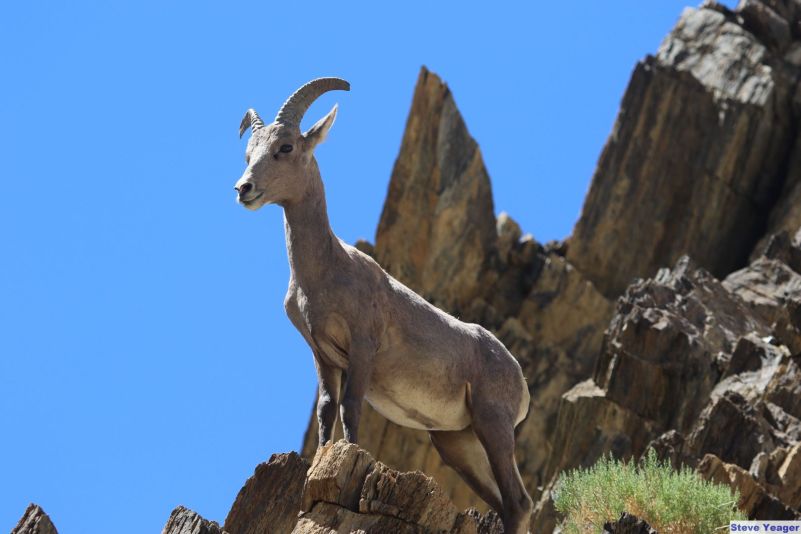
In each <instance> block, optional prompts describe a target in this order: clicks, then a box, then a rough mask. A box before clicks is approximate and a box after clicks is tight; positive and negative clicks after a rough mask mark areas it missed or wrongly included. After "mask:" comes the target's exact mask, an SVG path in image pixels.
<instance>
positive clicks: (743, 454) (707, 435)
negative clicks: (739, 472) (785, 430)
mask: <svg viewBox="0 0 801 534" xmlns="http://www.w3.org/2000/svg"><path fill="white" fill-rule="evenodd" d="M687 442H688V443H687V447H688V449H689V450H690V451H691V452H692V453H693V454H694V455H695V456H696V457H701V456H703V455H704V454H707V453H711V454H714V455H715V456H717V457H718V458H720V459H721V460H722V461H724V462H727V463H733V464H736V465H738V466H740V467H741V468H743V469H746V470H747V469H748V468H749V467H750V466H751V463H752V461H753V460H754V457H755V456H756V455H757V454H759V452H760V451H763V450H765V451H771V450H773V449H775V448H776V446H777V443H776V439H775V436H774V435H773V432H772V431H771V426H770V424H769V423H768V421H767V420H766V419H765V418H764V416H763V415H762V414H761V413H760V412H759V411H758V410H757V409H755V408H754V407H753V406H751V405H750V404H749V403H748V402H747V401H746V400H745V399H744V398H743V397H742V396H741V395H739V394H738V393H735V392H732V391H728V392H726V393H725V394H724V395H723V396H722V397H720V398H718V399H717V400H716V401H713V403H712V404H711V405H710V406H709V408H707V409H706V410H705V411H704V413H703V414H701V416H700V417H699V420H698V423H697V425H696V428H695V429H694V430H693V431H692V433H690V435H689V436H688V438H687Z"/></svg>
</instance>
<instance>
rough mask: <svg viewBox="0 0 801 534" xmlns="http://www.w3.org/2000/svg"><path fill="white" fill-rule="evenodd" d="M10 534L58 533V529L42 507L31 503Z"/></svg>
mask: <svg viewBox="0 0 801 534" xmlns="http://www.w3.org/2000/svg"><path fill="white" fill-rule="evenodd" d="M11 534H58V531H57V530H56V527H55V526H53V523H52V521H50V516H48V515H47V514H46V513H45V511H44V510H42V507H41V506H39V505H38V504H33V503H31V504H29V505H28V508H27V509H26V510H25V513H24V514H22V517H21V518H20V520H19V522H18V523H17V526H15V527H14V528H13V529H12V530H11Z"/></svg>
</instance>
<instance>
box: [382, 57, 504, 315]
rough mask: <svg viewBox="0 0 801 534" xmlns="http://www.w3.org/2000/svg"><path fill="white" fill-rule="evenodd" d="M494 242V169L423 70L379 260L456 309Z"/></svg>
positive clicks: (444, 89) (467, 297) (473, 289)
mask: <svg viewBox="0 0 801 534" xmlns="http://www.w3.org/2000/svg"><path fill="white" fill-rule="evenodd" d="M494 244H495V212H494V210H493V204H492V190H491V188H490V182H489V175H488V174H487V170H486V168H485V167H484V162H483V159H482V157H481V151H480V150H479V149H478V145H477V144H476V142H475V140H473V138H472V137H471V136H470V134H469V133H468V131H467V127H466V126H465V123H464V120H463V119H462V116H461V114H460V113H459V110H458V109H456V103H455V102H454V99H453V95H452V94H451V91H450V89H449V88H448V86H447V85H445V84H444V83H442V81H441V80H440V79H439V78H438V77H437V76H435V75H433V74H432V73H430V72H429V71H428V70H427V69H425V68H423V69H422V70H421V71H420V76H419V78H418V80H417V86H416V87H415V90H414V98H413V100H412V109H411V111H410V113H409V118H408V120H407V122H406V131H405V133H404V136H403V142H402V144H401V149H400V154H399V155H398V159H397V160H396V161H395V168H394V169H393V170H392V178H391V179H390V182H389V192H388V193H387V199H386V201H385V204H384V211H383V213H382V214H381V220H380V222H379V223H378V232H377V236H376V259H377V260H378V261H379V262H380V263H381V265H382V266H383V267H384V268H385V269H386V270H387V271H388V272H389V273H391V274H392V275H394V276H395V277H396V278H398V279H399V280H401V281H403V282H405V283H407V284H410V285H412V286H414V287H416V288H418V289H419V291H420V292H421V293H423V294H426V295H437V298H438V300H439V301H440V303H441V304H442V305H444V306H445V307H448V308H451V309H453V308H455V307H456V308H458V307H460V306H464V305H466V304H468V303H469V302H470V301H471V300H472V299H473V297H475V295H476V293H477V292H478V291H479V290H480V286H479V283H478V282H479V280H480V279H481V276H482V274H483V271H484V270H485V269H486V267H487V259H488V257H489V254H490V251H491V250H492V248H493V246H494Z"/></svg>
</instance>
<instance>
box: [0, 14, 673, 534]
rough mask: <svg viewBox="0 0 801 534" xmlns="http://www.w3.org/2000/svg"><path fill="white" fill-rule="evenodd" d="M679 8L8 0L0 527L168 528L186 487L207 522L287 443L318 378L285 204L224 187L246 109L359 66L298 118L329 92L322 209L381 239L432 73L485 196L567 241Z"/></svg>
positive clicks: (542, 236) (3, 90) (269, 108)
mask: <svg viewBox="0 0 801 534" xmlns="http://www.w3.org/2000/svg"><path fill="white" fill-rule="evenodd" d="M687 1H688V0H660V1H659V2H643V1H642V0H622V1H618V0H613V1H611V2H595V1H586V2H546V3H541V2H525V3H523V2H521V3H519V4H517V5H514V6H504V5H502V4H498V3H496V4H495V5H490V4H487V3H486V2H482V3H475V4H473V5H472V6H471V5H468V4H466V3H460V4H458V5H456V4H453V5H452V6H445V5H444V3H440V2H431V1H426V2H417V1H414V2H398V3H393V4H389V3H385V2H379V3H362V4H360V5H358V6H356V5H351V6H349V7H343V6H342V5H338V6H337V7H334V6H333V4H335V3H334V2H326V3H315V2H306V3H305V5H306V6H308V7H307V8H306V9H303V10H301V9H299V8H297V7H293V6H294V4H293V3H291V2H266V1H262V2H256V3H241V4H237V5H234V4H233V3H221V2H208V1H196V2H186V3H182V4H181V5H179V4H178V3H172V2H150V1H144V2H143V1H138V2H133V1H131V2H118V1H112V2H92V3H84V2H81V3H76V2H4V3H3V5H2V7H1V8H0V46H1V47H2V50H4V54H3V61H2V63H1V64H0V69H2V84H0V184H1V185H0V187H1V188H2V189H0V234H1V235H0V246H2V248H1V249H0V253H1V254H2V262H0V531H8V530H10V529H11V528H12V526H13V525H14V524H15V523H16V521H17V519H18V517H19V516H20V514H21V513H22V511H23V510H24V508H25V506H26V505H27V504H28V502H30V501H35V502H37V503H39V504H41V505H42V506H43V507H44V508H45V509H46V511H47V512H48V513H49V514H50V515H51V516H52V518H53V520H54V522H55V524H56V526H57V527H58V529H59V530H60V532H62V534H71V533H93V532H97V533H100V532H107V531H108V530H107V525H104V523H103V520H104V518H106V517H109V516H111V515H113V516H115V517H114V521H115V532H117V533H127V532H131V533H141V532H160V529H161V527H162V526H163V524H164V522H165V521H166V519H167V517H168V515H169V513H170V511H171V510H172V508H173V507H175V506H176V505H178V504H184V505H186V506H188V507H190V508H192V509H195V510H197V511H198V512H200V513H201V514H203V515H204V516H205V517H207V518H210V519H216V520H218V521H222V520H223V519H224V518H225V515H226V513H227V511H228V509H229V507H230V505H231V503H232V502H233V499H234V497H235V496H236V493H237V491H238V490H239V488H240V486H241V484H242V483H243V482H244V481H245V479H246V478H247V477H248V476H249V475H250V474H251V473H252V470H253V468H254V467H255V466H256V464H257V463H259V462H261V461H263V460H265V459H267V458H268V457H269V456H270V454H271V453H273V452H281V451H288V450H292V449H297V448H298V447H299V445H300V441H301V437H302V434H303V431H304V430H305V428H306V424H307V422H308V420H309V414H310V411H311V408H312V402H313V397H314V390H315V378H314V370H313V366H312V360H311V355H310V354H309V351H308V349H307V348H306V346H305V345H304V343H303V342H302V340H301V338H300V336H299V335H298V334H297V333H296V332H295V330H294V329H293V328H292V326H291V325H290V323H289V321H288V320H287V319H286V318H285V317H284V313H283V307H282V299H283V296H284V292H285V289H286V283H287V280H288V268H287V261H286V252H285V249H284V237H283V228H282V223H281V213H280V208H278V207H275V206H273V207H267V208H265V209H263V210H262V211H259V212H256V213H251V212H247V211H246V210H244V209H242V208H241V207H239V206H237V205H236V204H235V202H234V192H233V189H232V187H233V184H234V182H235V180H236V179H237V178H238V177H239V176H240V174H241V172H242V170H243V169H244V159H243V158H244V149H245V142H244V141H240V140H239V139H238V137H237V128H238V125H239V120H240V118H241V117H242V114H243V112H244V111H245V109H246V108H248V107H250V106H254V107H256V109H257V110H259V111H260V113H261V114H262V116H264V117H265V118H270V117H272V116H274V113H275V111H276V110H277V109H278V107H279V106H280V104H281V103H282V102H283V100H284V99H285V98H286V97H287V96H288V95H289V93H291V92H292V91H293V90H294V89H295V88H296V87H297V86H299V85H300V84H302V83H304V82H306V81H307V80H309V79H311V78H315V77H318V76H332V75H333V76H341V77H344V78H346V79H348V80H349V81H350V82H351V84H352V91H351V92H350V93H337V94H333V93H332V94H329V95H326V96H325V97H323V98H322V99H321V100H320V101H319V102H318V103H317V104H316V105H315V106H313V107H312V109H311V110H310V112H309V114H308V115H307V118H306V121H305V123H304V124H305V125H310V124H312V123H313V121H315V120H316V119H317V118H319V116H321V115H322V114H323V113H324V112H326V111H327V110H328V109H329V108H330V107H331V105H332V104H333V103H334V102H339V103H340V112H339V117H338V119H337V123H336V125H335V126H334V128H333V130H332V131H331V134H330V135H329V138H328V141H327V142H326V143H325V144H324V145H322V146H321V147H320V148H319V149H318V160H319V162H320V166H321V169H322V175H323V178H324V180H325V182H326V186H327V192H328V203H329V209H330V216H331V222H332V225H333V228H334V230H335V231H336V232H337V233H338V234H339V235H340V236H341V237H342V238H343V239H345V240H347V241H350V242H352V241H354V240H356V239H357V238H359V237H366V238H369V239H370V240H371V241H372V240H373V236H374V232H375V228H376V225H377V222H378V218H379V215H380V212H381V208H382V204H383V200H384V195H385V193H386V190H387V184H388V180H389V175H390V171H391V169H392V165H393V162H394V159H395V156H396V154H397V152H398V148H399V145H400V140H401V135H402V132H403V127H404V123H405V120H406V114H407V112H408V109H409V104H410V102H411V95H412V89H413V84H414V82H415V79H416V77H417V73H418V69H419V67H420V65H422V64H425V65H427V66H428V67H429V68H430V69H431V70H433V71H434V72H436V73H437V74H439V75H440V76H441V77H443V78H444V79H445V80H446V81H447V82H448V83H449V85H450V86H451V88H452V90H453V92H454V95H455V98H456V102H457V104H458V106H459V109H460V110H461V112H462V114H463V115H464V117H465V120H466V122H467V125H468V127H469V129H470V131H471V133H472V134H473V136H474V137H475V138H476V139H477V140H478V142H479V143H480V145H481V148H482V151H483V154H484V158H485V161H486V164H487V167H488V169H489V172H490V175H491V177H492V182H493V188H494V192H495V207H496V210H497V211H501V210H505V211H508V212H509V213H510V214H511V215H512V216H513V217H514V218H515V219H516V220H517V221H518V222H520V224H521V225H522V227H523V228H524V231H526V232H531V233H532V234H533V235H534V236H535V237H536V238H537V239H538V240H540V241H546V240H549V239H554V238H563V237H565V236H567V235H568V234H569V233H570V231H571V228H572V226H573V223H574V222H575V220H576V218H577V216H578V213H579V210H580V207H581V202H582V198H583V196H584V193H585V191H586V189H587V187H588V184H589V180H590V178H591V176H592V172H593V169H594V165H595V162H596V160H597V157H598V154H599V153H600V151H601V148H602V146H603V143H604V141H605V139H606V136H607V135H608V133H609V131H610V129H611V126H612V123H613V121H614V117H615V114H616V112H617V108H618V104H619V102H620V98H621V96H622V94H623V90H624V88H625V87H626V83H627V81H628V78H629V75H630V73H631V70H632V67H633V66H634V64H635V62H636V61H637V60H638V59H639V58H642V57H643V56H644V55H645V54H646V53H649V52H653V51H655V50H656V49H657V47H658V45H659V43H660V42H661V40H662V38H663V36H664V35H665V34H666V33H667V31H668V30H669V29H670V28H671V27H672V25H673V24H674V23H675V21H676V20H677V18H678V16H679V14H680V12H681V9H682V7H683V6H684V5H685V3H686V2H687ZM337 4H342V3H337ZM126 518H128V519H127V520H126Z"/></svg>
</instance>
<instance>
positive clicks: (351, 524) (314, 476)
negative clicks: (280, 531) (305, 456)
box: [292, 441, 501, 534]
mask: <svg viewBox="0 0 801 534" xmlns="http://www.w3.org/2000/svg"><path fill="white" fill-rule="evenodd" d="M500 529H501V527H500V521H499V520H498V519H497V516H495V515H494V514H490V515H488V516H486V517H482V516H481V514H478V513H477V512H475V511H468V512H460V511H459V510H458V509H457V508H456V506H454V504H453V503H452V502H451V501H450V499H448V497H447V496H446V495H445V493H444V492H443V490H442V489H441V488H440V487H439V486H438V485H437V484H436V482H435V481H434V480H433V479H432V478H430V477H427V476H425V475H424V474H423V473H421V472H419V471H418V472H411V473H402V472H398V471H396V470H394V469H391V468H389V467H387V466H386V465H385V464H383V463H381V462H378V461H376V460H374V459H373V457H372V456H371V455H370V454H369V453H368V452H366V451H365V450H363V449H360V448H359V447H358V446H356V445H353V444H350V443H346V442H345V441H339V442H336V443H329V444H327V445H325V446H323V447H321V448H320V449H319V450H318V451H317V454H316V455H315V457H314V461H313V462H312V466H311V468H310V469H309V472H308V477H307V479H306V485H305V487H304V489H303V505H302V512H301V514H300V517H299V519H298V522H297V525H296V526H295V528H294V530H293V531H292V532H293V533H294V534H312V533H314V534H316V533H321V534H322V533H326V534H328V533H335V532H336V533H343V534H344V533H350V532H367V533H371V532H375V533H379V532H397V533H403V534H405V533H409V534H418V533H427V532H431V533H434V532H438V533H452V534H457V533H459V534H493V533H499V532H500V531H501V530H500Z"/></svg>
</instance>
